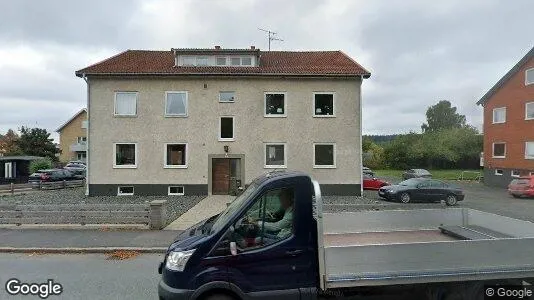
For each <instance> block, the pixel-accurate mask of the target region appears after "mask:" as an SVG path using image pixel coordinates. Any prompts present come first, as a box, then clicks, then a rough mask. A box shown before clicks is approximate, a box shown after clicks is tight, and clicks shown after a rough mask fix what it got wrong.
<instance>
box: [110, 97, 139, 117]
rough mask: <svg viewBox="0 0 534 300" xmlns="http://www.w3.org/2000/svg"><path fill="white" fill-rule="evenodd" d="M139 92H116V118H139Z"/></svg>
mask: <svg viewBox="0 0 534 300" xmlns="http://www.w3.org/2000/svg"><path fill="white" fill-rule="evenodd" d="M137 94H138V93H137V92H115V105H114V106H115V108H114V115H115V116H129V117H135V116H137Z"/></svg>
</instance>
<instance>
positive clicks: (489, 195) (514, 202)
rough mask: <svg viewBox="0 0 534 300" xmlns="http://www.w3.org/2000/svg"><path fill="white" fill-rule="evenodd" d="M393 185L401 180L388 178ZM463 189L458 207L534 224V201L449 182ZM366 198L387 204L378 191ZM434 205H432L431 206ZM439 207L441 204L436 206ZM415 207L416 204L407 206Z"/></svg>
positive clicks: (477, 185) (493, 189)
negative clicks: (463, 194) (462, 199)
mask: <svg viewBox="0 0 534 300" xmlns="http://www.w3.org/2000/svg"><path fill="white" fill-rule="evenodd" d="M387 179H388V181H389V182H391V183H397V182H399V181H400V179H396V178H387ZM447 182H449V183H452V184H455V185H458V186H460V187H462V188H463V190H464V193H465V200H464V201H461V202H459V204H458V206H461V207H462V206H463V207H469V208H473V209H477V210H481V211H486V212H491V213H494V214H498V215H503V216H507V217H512V218H517V219H522V220H527V221H531V222H534V199H533V198H520V199H516V198H513V197H512V196H510V195H508V193H507V191H506V190H505V189H503V188H497V187H489V186H486V185H484V184H483V183H479V182H476V181H447ZM364 196H365V198H367V199H369V200H375V201H379V202H387V201H384V200H382V199H381V198H380V197H378V193H377V192H376V191H364ZM431 205H432V204H431ZM434 205H436V206H439V205H440V204H438V203H436V204H434ZM405 206H406V207H407V208H408V207H414V204H406V205H405Z"/></svg>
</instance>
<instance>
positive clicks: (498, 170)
mask: <svg viewBox="0 0 534 300" xmlns="http://www.w3.org/2000/svg"><path fill="white" fill-rule="evenodd" d="M503 174H504V171H503V170H502V169H495V175H497V176H502V175H503Z"/></svg>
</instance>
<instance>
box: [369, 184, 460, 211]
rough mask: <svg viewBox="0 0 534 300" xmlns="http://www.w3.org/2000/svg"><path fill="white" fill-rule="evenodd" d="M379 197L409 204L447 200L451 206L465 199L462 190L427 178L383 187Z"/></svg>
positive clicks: (379, 191)
mask: <svg viewBox="0 0 534 300" xmlns="http://www.w3.org/2000/svg"><path fill="white" fill-rule="evenodd" d="M378 196H380V197H382V198H385V199H387V200H397V201H400V202H402V203H409V202H437V201H441V200H445V203H446V204H447V205H449V206H452V205H456V203H458V201H462V200H464V198H465V195H464V192H463V191H462V189H461V188H459V187H457V186H453V185H451V184H448V183H446V182H443V181H439V180H434V179H427V178H410V179H408V180H405V181H402V182H401V183H399V184H396V185H389V186H384V187H381V188H380V189H379V190H378Z"/></svg>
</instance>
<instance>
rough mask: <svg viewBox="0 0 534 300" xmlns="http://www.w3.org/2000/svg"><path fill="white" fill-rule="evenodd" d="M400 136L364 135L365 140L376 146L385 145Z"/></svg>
mask: <svg viewBox="0 0 534 300" xmlns="http://www.w3.org/2000/svg"><path fill="white" fill-rule="evenodd" d="M397 136H398V134H388V135H364V136H363V137H364V138H369V139H371V140H372V141H373V143H375V144H384V143H387V142H391V141H392V140H394V139H395V138H396V137H397Z"/></svg>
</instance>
